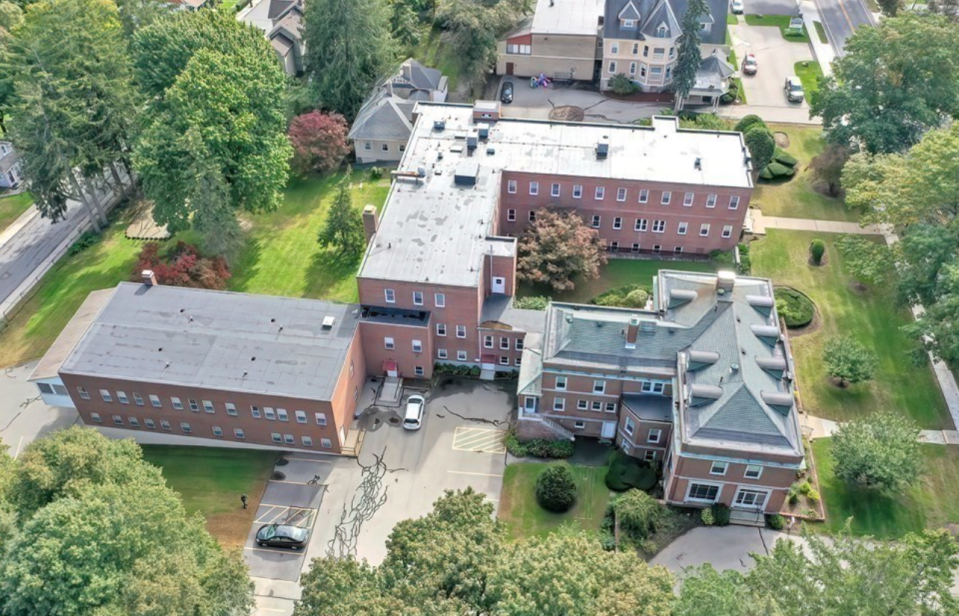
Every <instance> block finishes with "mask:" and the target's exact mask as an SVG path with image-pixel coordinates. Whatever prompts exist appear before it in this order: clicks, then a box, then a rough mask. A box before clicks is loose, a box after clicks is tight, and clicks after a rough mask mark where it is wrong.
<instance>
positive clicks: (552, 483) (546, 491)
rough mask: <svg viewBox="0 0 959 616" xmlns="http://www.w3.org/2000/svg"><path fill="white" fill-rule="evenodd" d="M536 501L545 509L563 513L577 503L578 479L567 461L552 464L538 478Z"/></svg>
mask: <svg viewBox="0 0 959 616" xmlns="http://www.w3.org/2000/svg"><path fill="white" fill-rule="evenodd" d="M536 502H538V503H539V504H540V506H541V507H542V508H543V509H546V510H548V511H553V512H556V513H562V512H564V511H569V509H570V508H571V507H572V506H573V505H574V504H575V503H576V481H574V480H573V470H572V468H571V467H570V466H569V464H568V463H566V462H556V463H553V464H550V465H549V466H547V467H546V468H545V469H543V472H541V473H540V474H539V477H537V478H536Z"/></svg>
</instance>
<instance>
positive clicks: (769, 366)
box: [756, 357, 786, 379]
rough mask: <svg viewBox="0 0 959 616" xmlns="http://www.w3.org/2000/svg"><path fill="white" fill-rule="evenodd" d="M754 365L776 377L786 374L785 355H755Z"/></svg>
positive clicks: (779, 377)
mask: <svg viewBox="0 0 959 616" xmlns="http://www.w3.org/2000/svg"><path fill="white" fill-rule="evenodd" d="M756 365H757V366H759V367H760V368H762V369H763V370H765V371H766V372H768V373H769V374H771V375H773V376H774V377H776V378H777V379H781V378H783V377H784V376H785V375H786V358H785V357H756Z"/></svg>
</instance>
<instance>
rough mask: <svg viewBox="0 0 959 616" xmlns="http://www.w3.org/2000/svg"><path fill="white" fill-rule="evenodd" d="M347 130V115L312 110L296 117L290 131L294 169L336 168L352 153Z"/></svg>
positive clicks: (326, 169)
mask: <svg viewBox="0 0 959 616" xmlns="http://www.w3.org/2000/svg"><path fill="white" fill-rule="evenodd" d="M348 133H349V130H348V129H347V126H346V118H344V117H343V116H341V115H340V114H338V113H329V114H327V113H322V112H320V111H311V112H309V113H304V114H302V115H298V116H296V117H295V118H293V121H292V122H290V129H289V132H288V134H289V137H290V144H291V145H292V146H293V167H294V169H296V170H297V171H299V172H300V173H310V172H315V173H322V172H324V171H329V170H331V169H336V168H337V167H338V166H339V165H340V163H342V162H343V159H344V158H346V155H347V154H349V153H350V145H349V143H348V142H347V139H346V136H347V134H348Z"/></svg>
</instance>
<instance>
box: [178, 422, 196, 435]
mask: <svg viewBox="0 0 959 616" xmlns="http://www.w3.org/2000/svg"><path fill="white" fill-rule="evenodd" d="M180 430H181V431H182V432H183V434H190V433H191V432H193V428H191V427H190V424H189V423H188V422H185V421H181V422H180Z"/></svg>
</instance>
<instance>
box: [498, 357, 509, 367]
mask: <svg viewBox="0 0 959 616" xmlns="http://www.w3.org/2000/svg"><path fill="white" fill-rule="evenodd" d="M499 365H501V366H508V365H509V355H500V356H499Z"/></svg>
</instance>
